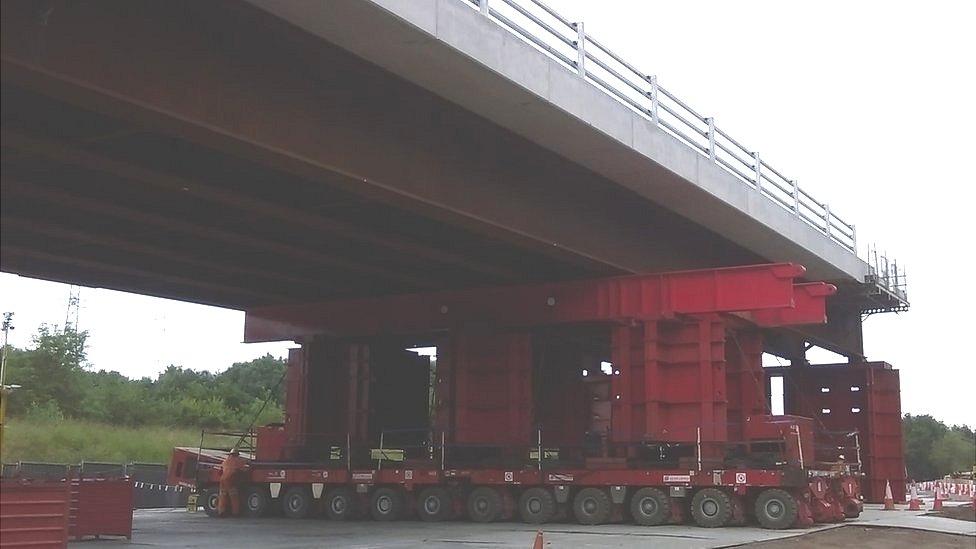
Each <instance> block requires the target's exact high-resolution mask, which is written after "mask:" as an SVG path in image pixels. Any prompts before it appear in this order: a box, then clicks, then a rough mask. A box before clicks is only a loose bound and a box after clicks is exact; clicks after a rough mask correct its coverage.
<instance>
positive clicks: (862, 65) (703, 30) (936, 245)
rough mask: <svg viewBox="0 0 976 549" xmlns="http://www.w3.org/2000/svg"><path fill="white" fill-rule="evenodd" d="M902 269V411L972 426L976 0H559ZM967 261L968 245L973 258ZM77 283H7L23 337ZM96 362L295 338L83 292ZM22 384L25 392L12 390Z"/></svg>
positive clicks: (198, 358)
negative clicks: (249, 333)
mask: <svg viewBox="0 0 976 549" xmlns="http://www.w3.org/2000/svg"><path fill="white" fill-rule="evenodd" d="M550 4H551V5H552V6H554V7H555V8H556V9H558V10H559V11H560V12H562V13H563V14H564V15H566V16H568V17H570V18H571V19H575V20H582V21H584V22H585V24H586V30H587V32H588V33H590V34H593V35H594V37H596V38H597V39H598V40H600V41H601V42H602V43H603V44H604V45H606V46H608V47H610V48H611V49H613V50H614V51H616V52H617V53H619V54H621V55H622V56H624V57H625V58H627V59H628V60H631V61H632V62H633V63H634V64H635V65H637V66H638V67H640V68H642V69H643V70H645V71H647V72H648V73H652V74H657V75H658V78H659V80H660V82H661V84H662V85H663V86H665V87H667V88H668V90H670V91H672V92H673V93H676V94H677V95H678V96H679V97H680V98H682V99H683V100H684V101H686V102H687V103H689V104H690V105H691V106H693V107H694V108H695V109H696V110H698V111H699V112H701V113H703V114H704V115H706V116H712V115H714V116H715V119H716V122H717V124H718V125H719V126H720V127H722V128H723V129H724V130H725V131H727V132H728V133H730V134H731V135H732V136H733V137H735V138H736V139H737V140H738V141H740V142H742V143H743V144H745V145H746V146H748V147H752V148H755V149H756V150H758V151H759V152H760V154H761V155H762V158H763V159H764V160H766V161H767V162H769V163H770V164H771V165H772V166H774V167H776V168H777V169H778V170H779V171H780V172H783V173H784V174H785V175H787V176H788V177H794V178H796V179H798V180H799V181H800V183H801V185H803V186H805V188H806V189H807V190H809V191H811V193H812V194H813V195H814V196H815V197H817V198H818V199H820V200H824V201H827V202H829V203H830V206H831V211H832V212H835V213H837V214H838V215H840V216H841V217H842V218H844V219H845V220H848V221H851V222H853V223H855V224H856V225H857V229H858V237H859V240H860V242H861V243H862V245H864V244H866V243H868V242H875V241H876V242H877V243H878V244H879V245H880V246H881V248H882V249H883V250H884V249H887V250H888V251H889V252H890V254H891V255H892V256H893V257H895V258H897V259H898V261H899V264H902V265H905V266H907V269H908V275H909V297H910V300H911V302H912V310H911V311H910V312H908V313H906V314H900V315H896V314H886V315H876V316H874V317H871V318H870V319H868V321H867V323H866V325H865V346H866V352H867V354H868V357H869V359H872V360H885V361H887V362H890V363H892V364H893V365H894V366H895V367H897V368H899V369H900V370H901V382H902V408H903V411H905V412H910V413H930V414H932V415H934V416H936V417H937V418H940V419H943V420H944V421H947V422H949V423H968V424H970V425H976V406H974V405H973V403H972V401H971V400H972V398H973V388H974V387H976V359H974V358H973V353H972V351H971V346H972V341H971V340H970V338H971V337H973V334H974V333H976V330H974V325H971V324H969V315H970V314H974V315H976V299H974V298H973V292H974V291H976V290H974V289H972V288H970V285H973V282H972V280H973V278H974V277H973V271H974V267H976V261H974V260H973V255H974V253H973V252H972V248H973V244H972V241H973V239H974V237H976V230H974V229H973V226H974V225H973V220H972V217H973V208H972V204H971V202H972V199H973V198H974V196H976V192H974V191H973V186H974V184H976V177H974V176H973V173H974V168H973V167H972V165H971V164H972V162H973V159H974V157H976V152H974V151H976V139H974V138H973V133H972V132H973V131H976V107H974V105H976V102H974V101H973V97H976V78H974V76H973V75H974V70H973V66H974V61H973V60H974V58H976V55H974V54H976V44H974V38H973V37H974V32H973V21H976V7H974V6H976V3H974V2H971V1H960V2H948V1H944V2H939V1H928V2H912V3H910V2H891V1H887V2H882V1H877V2H868V1H859V2H850V1H819V2H802V3H801V2H782V1H765V2H758V1H754V2H749V1H740V2H728V1H710V2H707V1H697V2H644V1H629V2H628V1H623V0H620V1H612V0H603V1H601V2H594V1H584V0H550ZM967 250H970V251H967ZM67 296H68V290H67V286H63V285H59V284H54V283H49V282H42V281H36V280H29V279H23V278H19V277H15V276H13V275H8V274H3V275H0V310H3V311H14V312H15V313H16V323H15V324H16V326H17V329H16V330H15V332H13V334H12V337H11V341H12V343H14V344H15V345H20V346H22V345H25V344H26V343H27V342H28V341H29V338H30V336H31V335H32V334H33V333H34V331H35V330H36V327H37V325H38V324H39V323H41V322H48V323H57V324H61V323H63V322H64V314H65V307H66V303H67ZM81 297H82V309H81V322H80V323H81V327H82V329H87V330H89V331H90V333H91V337H90V343H91V348H90V352H89V359H90V361H91V362H92V364H93V365H94V366H95V367H96V368H99V369H101V368H104V369H111V370H118V371H120V372H123V373H125V374H127V375H129V376H133V377H138V376H144V375H154V374H155V373H156V372H158V371H159V370H160V369H161V368H163V367H165V366H166V365H168V364H180V365H183V366H187V367H191V368H198V369H208V370H220V369H223V368H226V367H227V366H229V365H230V364H231V363H233V362H235V361H240V360H247V359H249V358H253V357H256V356H260V355H262V354H264V353H266V352H271V353H272V354H275V355H278V356H283V355H284V350H285V349H287V348H288V347H289V346H291V345H290V344H262V345H244V344H242V343H240V340H241V338H242V334H243V315H242V314H241V313H239V312H235V311H226V310H220V309H215V308H212V307H203V306H199V305H191V304H186V303H178V302H173V301H166V300H160V299H154V298H149V297H144V296H136V295H129V294H122V293H119V292H113V291H108V290H95V289H88V288H85V289H83V290H82V296H81ZM11 382H15V381H14V380H11Z"/></svg>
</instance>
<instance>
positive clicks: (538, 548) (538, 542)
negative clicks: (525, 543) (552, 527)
mask: <svg viewBox="0 0 976 549" xmlns="http://www.w3.org/2000/svg"><path fill="white" fill-rule="evenodd" d="M545 546H546V543H545V542H544V541H542V530H539V531H538V532H536V534H535V543H533V544H532V549H545Z"/></svg>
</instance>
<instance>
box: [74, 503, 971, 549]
mask: <svg viewBox="0 0 976 549" xmlns="http://www.w3.org/2000/svg"><path fill="white" fill-rule="evenodd" d="M133 520H134V522H133V529H134V531H133V539H132V541H131V542H129V541H127V540H124V539H101V540H92V541H84V542H79V543H74V544H72V545H73V546H74V547H78V548H79V549H94V548H107V547H122V546H138V547H161V548H162V547H166V548H169V547H238V548H242V549H246V548H257V547H261V548H271V549H291V548H305V547H348V548H357V547H363V548H365V547H369V548H384V549H386V548H408V547H435V548H436V547H444V548H452V549H453V548H457V547H484V548H519V549H528V548H530V547H532V543H533V541H534V540H535V536H536V532H537V528H536V527H534V526H532V525H528V524H522V523H517V522H507V523H494V524H475V523H466V522H442V523H424V522H418V521H402V522H387V523H383V522H372V521H353V522H332V521H328V520H318V519H308V520H289V519H283V518H270V519H259V520H245V519H212V518H209V517H207V516H206V515H204V514H203V513H202V512H200V513H189V512H186V511H184V510H159V511H157V510H146V511H136V512H135V515H134V519H133ZM847 524H865V525H872V526H902V527H909V528H916V529H919V528H920V529H928V530H933V531H940V532H948V533H956V534H967V535H971V536H974V537H976V526H974V523H971V522H963V521H957V520H952V519H947V518H940V517H926V516H922V515H921V514H920V513H910V512H908V511H891V512H884V511H879V510H876V509H868V510H866V511H865V513H864V514H863V515H862V516H861V518H860V519H858V520H857V521H848V522H847ZM832 527H833V525H821V526H819V527H817V528H811V529H806V530H781V531H774V530H764V529H761V528H757V527H739V528H720V529H705V528H698V527H696V526H691V525H680V526H656V527H650V528H648V527H640V526H635V525H633V524H611V525H603V526H580V525H577V524H547V525H545V528H544V534H543V535H544V540H545V542H546V545H547V546H548V547H552V548H560V549H562V548H612V547H621V548H637V547H649V546H658V547H669V548H670V547H674V548H676V549H682V548H708V547H727V546H732V545H741V544H747V543H751V542H757V541H765V540H774V539H781V538H786V537H790V536H797V535H802V534H806V533H810V532H815V531H818V530H823V529H828V528H832ZM973 541H974V544H976V538H974V540H973Z"/></svg>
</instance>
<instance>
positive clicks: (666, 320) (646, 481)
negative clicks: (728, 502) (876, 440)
mask: <svg viewBox="0 0 976 549" xmlns="http://www.w3.org/2000/svg"><path fill="white" fill-rule="evenodd" d="M803 273H804V269H803V267H801V266H799V265H795V264H790V263H783V264H772V265H758V266H749V267H734V268H726V269H714V270H702V271H685V272H675V273H664V274H653V275H641V276H627V277H617V278H610V279H601V280H586V281H574V282H561V283H550V284H537V285H525V286H516V287H504V288H484V289H473V290H456V291H444V292H432V293H426V294H409V295H400V296H390V297H381V298H369V299H353V300H340V301H332V302H325V303H317V304H308V305H293V306H280V307H263V308H258V309H253V310H249V311H247V315H246V322H245V340H246V341H270V340H295V341H301V342H303V344H304V345H305V349H303V350H300V351H295V352H293V355H292V356H291V357H290V358H291V361H290V362H292V368H291V369H290V375H289V383H288V402H287V405H286V406H287V416H288V417H287V419H286V425H285V427H284V430H283V432H282V431H280V430H276V429H270V430H265V431H262V432H263V433H264V435H265V436H263V437H262V438H261V440H264V441H267V442H268V443H269V444H271V445H272V446H274V445H278V446H281V445H282V444H284V446H285V448H286V450H284V451H279V452H275V451H271V452H267V451H263V450H262V449H261V446H262V444H261V440H259V445H258V446H259V448H258V454H259V456H265V455H270V456H272V458H274V457H275V456H286V457H288V456H291V455H292V454H291V453H290V452H289V451H288V450H287V446H288V444H297V445H298V446H301V444H303V441H304V438H303V437H306V434H307V433H314V432H320V433H325V432H331V433H338V432H343V431H344V432H346V433H349V439H347V440H348V441H353V440H354V441H358V442H363V441H366V435H367V432H366V431H367V427H366V423H365V417H366V414H367V410H369V408H370V407H369V399H370V395H369V392H370V389H369V384H368V380H369V379H370V376H371V375H375V372H372V369H373V366H374V365H373V364H371V358H372V357H371V356H370V353H371V350H370V348H371V344H365V343H363V342H362V339H361V338H366V337H376V336H382V337H388V336H391V335H401V336H402V335H411V336H414V335H424V336H425V337H431V335H432V334H434V335H433V337H435V339H437V341H438V342H439V343H438V349H439V351H438V354H439V356H438V364H437V376H438V379H437V385H436V391H435V392H436V401H437V405H436V410H435V412H434V418H433V422H432V428H433V430H434V431H439V432H442V433H445V435H446V436H448V437H449V438H448V439H447V442H449V443H450V444H460V445H462V446H463V445H464V444H467V443H474V444H481V445H485V444H486V445H489V446H497V447H511V448H522V449H524V448H526V446H528V445H529V444H528V443H530V441H532V439H533V434H534V433H535V431H534V427H533V413H534V412H535V413H538V411H537V410H533V408H532V405H531V403H532V399H533V390H532V386H533V384H534V383H535V381H533V363H534V360H535V359H534V356H533V343H532V342H533V339H532V338H533V337H534V336H533V331H532V330H530V329H528V328H533V329H534V328H535V327H552V326H556V325H565V324H578V325H579V326H581V327H582V326H593V325H595V323H596V324H600V325H603V326H604V329H606V330H609V332H607V333H608V334H609V351H610V355H611V360H612V363H613V366H614V373H613V375H611V376H608V378H607V382H608V383H609V385H608V386H609V394H608V395H607V397H606V398H607V400H608V406H609V408H608V409H609V410H610V411H611V413H610V418H608V423H607V426H608V427H609V429H608V433H609V440H608V441H607V442H608V443H610V446H606V447H604V449H603V452H604V453H603V456H604V458H598V459H597V460H596V461H593V462H592V463H591V462H589V461H587V465H585V466H583V468H553V469H550V468H549V467H546V468H543V466H542V465H543V464H542V461H539V467H538V468H515V469H509V470H505V469H502V468H498V467H494V468H492V467H489V468H472V469H457V468H447V467H445V465H444V462H443V461H442V462H441V466H440V467H439V468H438V467H437V464H436V462H434V461H426V460H421V462H418V463H411V462H404V463H400V464H395V465H393V466H391V467H389V468H386V469H382V470H380V469H352V468H351V462H350V463H346V464H345V465H346V467H345V468H342V467H341V466H340V467H339V468H328V467H325V468H322V467H316V466H308V465H301V464H300V463H298V462H295V461H292V462H291V463H289V462H288V461H287V460H286V461H281V460H277V459H272V460H271V461H270V462H256V463H254V467H253V468H252V469H251V472H250V476H251V482H253V483H268V484H269V485H271V486H272V488H271V493H272V497H277V496H276V494H277V491H276V489H275V488H274V486H278V487H279V489H280V487H281V486H282V485H283V484H311V485H312V491H313V493H316V488H315V487H316V486H318V489H317V493H318V494H321V493H322V490H323V487H324V486H325V485H327V484H329V485H331V484H344V485H356V486H357V488H360V487H361V488H362V490H360V492H361V493H365V492H366V491H367V490H368V488H369V486H375V485H399V486H401V487H403V488H404V489H406V490H407V491H408V492H409V491H412V490H413V488H414V486H415V485H416V486H423V485H438V484H443V485H447V486H457V485H464V484H470V485H492V486H530V485H551V486H557V487H558V486H567V487H568V486H573V485H575V486H605V487H609V488H611V491H613V489H615V488H618V487H623V486H662V487H667V486H675V487H686V488H697V487H706V486H723V487H726V488H730V489H731V490H732V493H734V494H738V495H745V494H746V492H747V490H749V489H757V488H764V487H784V488H788V489H790V490H791V491H795V494H796V495H797V496H799V500H800V505H801V507H803V509H802V510H801V513H800V515H801V518H800V519H799V522H800V523H801V524H809V523H811V522H812V521H813V520H814V519H816V520H836V519H837V518H838V517H841V518H842V517H843V509H842V505H850V504H851V502H854V504H855V505H856V491H857V490H856V487H855V488H851V487H850V486H849V484H844V488H843V489H841V488H839V487H838V486H833V487H828V484H830V483H832V482H836V481H840V480H841V477H843V473H838V474H839V475H840V476H837V475H838V474H834V473H828V474H830V475H833V476H834V477H836V478H834V479H833V480H830V479H827V480H823V479H818V480H816V481H811V480H810V479H808V478H807V474H806V472H805V471H804V470H803V468H802V465H803V458H802V457H801V456H802V453H801V452H800V451H799V448H800V447H801V446H803V445H806V446H809V447H813V443H812V440H813V439H812V428H811V423H812V422H811V420H809V419H807V418H802V417H792V416H783V417H778V418H772V417H771V416H769V415H768V410H767V404H766V394H765V391H764V390H763V384H764V379H763V369H762V366H761V354H762V350H763V342H762V333H761V329H762V328H764V327H775V326H785V325H793V324H806V323H823V322H825V321H826V299H827V297H828V296H830V295H832V294H833V293H834V292H835V291H836V288H834V287H833V286H831V285H829V284H825V283H802V284H798V283H796V281H795V279H796V278H798V277H800V276H801V275H802V274H803ZM377 341H380V340H377ZM310 350H311V351H310ZM310 355H314V356H317V357H319V358H318V359H317V362H316V363H315V364H314V365H313V364H312V363H310V362H309V360H310V359H309V357H310ZM570 367H571V368H572V367H575V366H570ZM313 377H314V378H315V379H314V380H313V379H312V378H313ZM592 381H599V382H600V383H604V381H603V380H592ZM542 383H545V382H544V381H542ZM310 384H314V385H315V386H329V387H336V388H338V390H337V391H333V392H334V393H335V394H333V395H330V398H329V399H319V400H320V401H321V400H325V401H327V402H326V403H325V404H324V405H318V407H317V408H316V409H315V411H314V412H310V411H309V410H310V409H307V408H308V406H309V403H310V402H311V401H313V400H315V399H314V398H313V397H312V396H311V395H310V393H309V390H310V387H311V385H310ZM587 390H589V389H587ZM557 413H561V412H558V410H557ZM536 419H538V418H536ZM551 419H552V418H550V421H551ZM556 419H558V418H556ZM313 422H314V424H313ZM601 428H602V427H601ZM448 433H450V434H449V435H448ZM696 440H697V441H698V442H699V443H698V446H697V450H696V452H697V466H695V465H692V466H688V464H687V463H684V462H681V461H680V460H679V462H678V463H679V468H677V469H656V468H649V469H644V468H637V469H634V468H627V467H626V466H622V465H623V463H624V462H623V461H619V460H618V461H617V462H616V463H617V465H613V460H614V459H618V458H622V457H627V456H625V455H621V454H619V453H615V452H616V451H617V449H618V448H625V449H627V450H626V451H627V452H629V451H630V450H629V448H635V447H636V445H638V444H640V443H643V442H649V441H650V442H655V443H672V442H674V443H688V442H694V441H696ZM752 440H757V441H759V442H761V443H768V442H769V441H775V440H780V441H783V442H784V447H785V448H786V451H787V459H788V460H789V462H790V463H791V464H792V465H794V467H787V468H784V469H769V470H767V469H761V468H751V469H749V468H744V469H743V468H740V469H734V470H730V471H723V470H714V468H713V467H712V465H711V463H710V462H709V461H708V460H710V459H713V458H714V459H715V460H716V461H715V462H713V463H716V462H717V463H721V462H722V459H723V455H722V453H721V450H720V447H721V445H722V444H724V443H727V442H728V441H734V442H737V441H741V442H742V443H745V444H748V443H749V441H752ZM791 440H792V442H791ZM432 442H433V441H432ZM737 443H739V442H737ZM791 444H792V445H793V446H796V449H797V450H796V451H792V450H791V449H790V448H791ZM614 445H616V446H614ZM440 448H441V452H442V453H443V452H445V451H446V448H447V446H444V445H443V444H442V445H441V446H440ZM541 448H542V444H541V443H540V444H539V450H540V454H541ZM712 449H714V450H712ZM607 452H610V453H609V454H608V453H607ZM174 459H176V458H175V457H174ZM442 459H443V458H442ZM587 459H589V458H587ZM600 459H603V461H600ZM680 459H682V460H685V461H687V459H688V458H686V457H682V458H680ZM607 460H609V461H607ZM600 463H603V464H605V466H604V465H599V464H600ZM797 465H799V467H796V466H797ZM214 474H215V471H214V470H212V469H205V470H204V477H203V478H202V479H198V481H202V483H204V484H206V483H208V482H213V481H214V480H215V478H214ZM832 478H833V477H832ZM811 483H814V484H816V486H814V484H811ZM811 493H812V494H813V500H814V502H813V503H812V504H811V503H808V502H810V501H811V500H810V494H811ZM752 494H753V495H755V492H753V493H752ZM831 494H833V495H831ZM315 497H316V498H318V497H319V496H318V495H316V496H315ZM832 498H833V499H832ZM841 502H843V503H841Z"/></svg>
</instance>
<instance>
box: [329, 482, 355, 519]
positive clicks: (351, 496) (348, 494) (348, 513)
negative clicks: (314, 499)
mask: <svg viewBox="0 0 976 549" xmlns="http://www.w3.org/2000/svg"><path fill="white" fill-rule="evenodd" d="M336 499H338V500H340V502H341V503H338V504H335V505H334V504H333V501H334V500H336ZM322 506H323V507H324V508H325V516H327V517H329V519H330V520H349V519H351V518H353V517H355V516H356V515H358V514H359V498H358V497H356V494H355V493H354V492H353V491H352V490H350V489H349V488H344V487H341V486H340V487H338V488H333V489H332V490H329V491H328V492H326V493H325V497H324V498H323V501H322Z"/></svg>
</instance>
